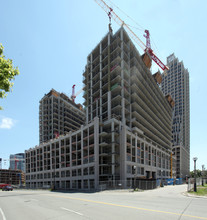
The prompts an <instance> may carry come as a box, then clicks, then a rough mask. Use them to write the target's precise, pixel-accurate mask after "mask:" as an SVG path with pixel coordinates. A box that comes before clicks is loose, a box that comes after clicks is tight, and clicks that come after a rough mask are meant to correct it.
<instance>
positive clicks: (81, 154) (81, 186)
mask: <svg viewBox="0 0 207 220" xmlns="http://www.w3.org/2000/svg"><path fill="white" fill-rule="evenodd" d="M81 166H82V167H81V173H82V175H81V188H82V189H83V177H84V176H83V125H81Z"/></svg>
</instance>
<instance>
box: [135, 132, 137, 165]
mask: <svg viewBox="0 0 207 220" xmlns="http://www.w3.org/2000/svg"><path fill="white" fill-rule="evenodd" d="M135 136H136V137H135V163H137V133H135Z"/></svg>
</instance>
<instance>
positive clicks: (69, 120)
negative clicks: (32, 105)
mask: <svg viewBox="0 0 207 220" xmlns="http://www.w3.org/2000/svg"><path fill="white" fill-rule="evenodd" d="M84 119H85V113H84V111H83V109H82V106H81V105H80V104H75V103H74V102H73V101H72V100H71V99H69V98H68V96H66V95H65V94H64V93H59V92H57V91H55V90H54V89H52V90H51V91H50V92H49V93H48V94H46V95H45V96H44V97H43V98H42V99H41V100H40V106H39V135H40V137H39V140H40V143H42V142H46V141H48V140H50V139H52V138H56V137H58V136H59V135H62V134H66V133H67V132H69V131H76V130H78V129H79V128H80V126H81V125H82V124H83V123H84Z"/></svg>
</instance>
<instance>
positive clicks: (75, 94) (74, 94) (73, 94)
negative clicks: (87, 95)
mask: <svg viewBox="0 0 207 220" xmlns="http://www.w3.org/2000/svg"><path fill="white" fill-rule="evenodd" d="M75 86H76V85H75V84H74V85H73V86H72V95H71V99H72V101H73V102H75V98H76V97H77V96H78V95H79V94H80V93H81V92H82V91H83V89H84V87H83V88H82V89H80V90H79V91H78V92H76V93H75Z"/></svg>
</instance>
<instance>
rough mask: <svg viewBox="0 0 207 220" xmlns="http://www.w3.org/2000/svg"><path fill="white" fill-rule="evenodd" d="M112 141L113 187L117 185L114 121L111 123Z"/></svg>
mask: <svg viewBox="0 0 207 220" xmlns="http://www.w3.org/2000/svg"><path fill="white" fill-rule="evenodd" d="M111 131H112V132H111V135H112V136H111V141H112V146H111V147H112V149H111V150H112V155H111V157H112V158H111V160H112V161H111V162H112V176H113V185H115V179H114V177H115V154H114V152H115V137H114V121H112V123H111Z"/></svg>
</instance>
